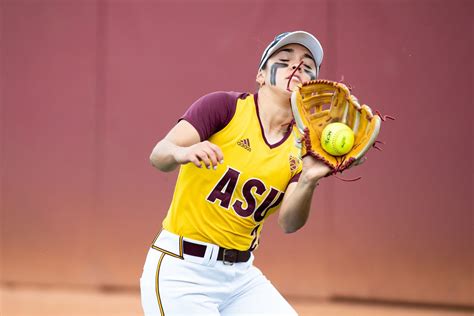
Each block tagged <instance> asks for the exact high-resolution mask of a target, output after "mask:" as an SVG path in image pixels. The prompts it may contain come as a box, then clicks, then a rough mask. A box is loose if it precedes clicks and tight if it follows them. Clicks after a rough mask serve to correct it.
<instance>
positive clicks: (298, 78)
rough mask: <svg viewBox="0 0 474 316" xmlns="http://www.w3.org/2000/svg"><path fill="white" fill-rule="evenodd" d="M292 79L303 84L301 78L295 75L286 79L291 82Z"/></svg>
mask: <svg viewBox="0 0 474 316" xmlns="http://www.w3.org/2000/svg"><path fill="white" fill-rule="evenodd" d="M290 78H291V80H292V81H293V80H295V81H298V82H301V78H300V77H299V76H298V75H293V76H291V75H289V76H288V77H286V78H285V79H286V80H289V79H290Z"/></svg>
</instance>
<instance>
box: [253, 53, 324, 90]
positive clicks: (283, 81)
mask: <svg viewBox="0 0 474 316" xmlns="http://www.w3.org/2000/svg"><path fill="white" fill-rule="evenodd" d="M300 63H301V65H300ZM298 65H300V66H299V67H298ZM297 67H298V69H297V70H296V71H295V69H296V68H297ZM294 71H295V73H294V75H293V76H292V77H291V74H292V73H293V72H294ZM290 77H291V81H290V84H289V89H290V90H293V89H295V88H296V87H297V86H298V84H299V83H301V82H306V81H309V80H314V79H316V64H315V62H314V60H313V58H312V57H311V54H310V52H309V50H308V49H307V48H306V47H304V46H301V45H299V44H290V45H286V46H284V47H282V48H281V49H280V50H278V51H277V52H276V53H275V54H273V55H272V56H271V57H270V58H269V59H268V61H267V64H266V67H265V69H264V70H262V71H261V72H259V74H258V75H257V81H259V79H260V80H261V81H264V83H265V85H269V86H270V87H272V88H274V89H278V90H279V91H285V92H286V93H289V92H288V91H287V86H288V80H289V79H290ZM259 83H261V82H260V81H259Z"/></svg>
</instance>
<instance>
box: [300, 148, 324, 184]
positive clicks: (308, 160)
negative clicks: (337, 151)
mask: <svg viewBox="0 0 474 316" xmlns="http://www.w3.org/2000/svg"><path fill="white" fill-rule="evenodd" d="M330 172H331V168H329V167H328V166H326V164H325V163H324V162H322V161H320V160H317V159H315V158H314V157H312V156H310V155H307V156H305V157H303V170H302V171H301V177H300V181H301V180H303V181H307V182H309V183H310V184H313V185H316V183H317V182H318V180H319V179H321V178H323V177H325V176H326V175H328V174H329V173H330Z"/></svg>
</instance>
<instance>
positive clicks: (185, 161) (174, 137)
mask: <svg viewBox="0 0 474 316" xmlns="http://www.w3.org/2000/svg"><path fill="white" fill-rule="evenodd" d="M322 58H323V50H322V47H321V45H320V44H319V42H318V40H317V39H316V38H315V37H314V36H313V35H311V34H309V33H306V32H303V31H296V32H287V33H283V34H280V35H278V36H277V37H276V38H275V40H274V41H273V42H272V43H270V45H269V46H268V47H267V48H266V50H265V51H264V53H263V55H262V58H261V61H260V65H259V67H258V73H257V77H256V81H257V83H258V84H259V86H260V88H259V90H258V93H256V94H249V93H237V92H215V93H211V94H208V95H206V96H203V97H201V98H200V99H199V100H197V101H196V102H195V103H194V104H192V105H191V107H190V108H189V109H188V110H187V111H186V113H185V114H184V116H183V117H182V118H181V119H180V120H179V122H178V123H177V124H176V126H174V127H173V128H172V129H171V131H170V132H169V133H168V134H167V135H166V137H165V138H164V139H162V140H161V141H160V142H158V144H157V145H156V146H155V148H154V149H153V152H152V154H151V156H150V160H151V163H152V165H153V166H155V167H156V168H157V169H159V170H161V171H171V170H173V169H175V168H176V167H178V166H180V172H179V175H178V179H177V183H176V188H175V191H174V195H173V199H172V201H171V205H170V207H169V210H168V214H167V216H166V218H165V219H164V221H163V229H162V230H161V231H160V232H159V233H158V234H157V236H156V238H155V240H154V241H153V244H152V246H151V248H150V250H149V252H148V256H147V259H146V262H145V266H144V269H143V275H142V277H141V279H140V285H141V295H142V296H141V298H142V306H143V310H144V312H145V315H206V316H209V315H296V312H295V310H294V309H293V308H292V307H291V306H290V305H289V304H288V302H287V301H286V300H285V299H284V298H283V296H281V294H280V293H279V292H278V291H277V290H276V289H275V288H274V287H273V285H272V284H271V283H270V282H269V281H268V280H267V279H266V278H265V276H264V275H263V274H262V272H261V271H260V270H259V269H258V268H256V267H255V266H254V265H253V264H252V263H253V259H254V256H253V254H252V251H253V250H254V249H255V248H256V247H257V246H258V243H259V237H260V233H261V231H262V227H263V223H264V221H265V219H266V218H267V217H268V216H269V215H270V214H272V213H274V212H275V211H276V210H278V209H279V213H278V223H279V225H280V226H281V228H282V229H283V230H284V231H285V232H286V233H292V232H295V231H297V230H298V229H299V228H301V227H302V226H303V225H304V224H305V222H306V220H307V218H308V214H309V211H310V205H311V199H312V195H313V191H314V189H315V187H316V185H317V183H318V180H319V179H320V178H322V177H323V176H325V175H326V174H327V173H328V172H329V168H328V167H326V166H325V165H324V164H323V163H320V162H318V161H317V160H314V159H313V158H311V157H304V158H303V159H301V157H300V148H299V143H298V140H297V139H296V134H295V131H294V125H293V123H292V114H291V108H290V101H289V99H290V94H291V93H290V91H289V90H292V89H294V88H295V87H296V86H297V85H298V83H300V82H304V81H307V80H310V79H315V78H317V76H318V73H319V67H320V65H321V62H322ZM292 74H293V75H292ZM288 81H290V82H288Z"/></svg>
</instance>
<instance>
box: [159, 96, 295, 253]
mask: <svg viewBox="0 0 474 316" xmlns="http://www.w3.org/2000/svg"><path fill="white" fill-rule="evenodd" d="M220 94H224V95H223V96H224V97H225V102H226V104H225V105H217V104H216V105H212V104H211V105H209V104H207V105H206V108H204V110H202V109H198V108H196V106H195V104H193V106H195V108H194V114H196V113H197V114H198V115H197V116H205V115H210V116H211V117H212V116H214V117H215V116H216V115H217V114H213V113H214V112H213V111H214V110H217V111H222V107H228V108H230V110H229V109H226V111H227V112H226V115H227V117H228V119H227V121H228V122H227V121H226V122H224V124H225V126H219V124H221V125H224V124H222V122H220V123H218V124H216V123H209V122H208V121H206V119H204V120H205V124H207V125H209V124H214V125H216V126H217V131H216V132H215V133H213V129H212V128H208V126H202V124H203V123H200V122H196V119H195V117H196V115H194V118H193V117H192V116H189V115H188V116H189V117H190V119H189V121H190V123H191V124H192V125H193V126H195V127H196V129H197V130H198V131H199V133H200V135H201V140H204V139H206V138H207V139H208V140H209V141H210V142H212V143H214V144H216V145H217V146H219V147H220V148H221V150H222V152H223V155H224V163H223V164H222V165H221V164H219V165H218V167H217V170H213V169H212V168H211V169H207V168H205V167H202V168H198V167H196V166H195V165H194V164H192V163H188V164H186V165H182V166H181V168H180V171H179V175H178V179H177V182H176V188H175V191H174V195H173V200H172V202H171V206H170V208H169V210H168V214H167V216H166V218H165V219H164V222H163V228H164V229H166V230H168V231H170V232H172V233H174V234H177V235H181V236H184V237H187V238H191V239H195V240H200V241H204V242H209V243H213V244H216V245H219V246H221V247H224V248H228V249H237V250H249V249H250V250H253V249H255V248H256V247H257V245H258V241H259V236H260V233H261V231H262V227H263V223H264V221H265V219H266V218H267V217H268V216H269V215H270V214H272V213H274V212H275V211H276V210H277V209H278V207H279V206H280V204H281V201H282V199H283V196H284V193H285V190H286V188H287V186H288V184H289V183H290V182H292V181H297V178H298V176H299V173H300V172H301V167H302V163H301V157H300V148H299V146H298V142H297V139H296V133H295V131H294V128H295V127H294V126H291V127H290V128H289V129H288V131H287V133H286V135H285V137H284V138H283V139H282V140H281V141H280V142H278V143H276V144H269V143H268V142H267V140H266V138H265V135H264V132H263V128H262V125H261V122H260V118H259V115H258V103H257V96H256V95H251V94H241V95H239V96H238V97H233V95H230V94H229V93H225V92H221V93H220ZM220 97H222V95H220ZM206 102H207V103H209V102H210V103H213V102H214V103H215V98H214V99H212V98H209V97H208V98H206V97H204V98H203V99H200V100H199V101H198V102H197V103H199V104H202V103H206ZM217 103H218V102H217ZM218 107H219V108H218ZM213 109H214V110H213ZM219 109H220V110H219ZM189 111H190V110H188V112H189ZM206 112H208V113H206ZM229 113H230V114H229ZM183 119H185V120H188V118H187V117H186V114H185V116H184V118H183ZM197 120H199V119H197ZM221 121H222V119H221ZM200 124H201V125H200ZM203 130H204V132H203ZM214 130H216V128H214ZM206 131H207V133H212V134H211V135H209V137H207V136H208V135H205V133H206ZM203 138H204V139H203Z"/></svg>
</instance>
